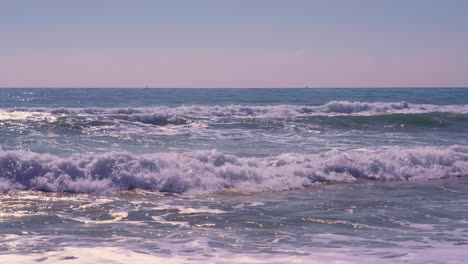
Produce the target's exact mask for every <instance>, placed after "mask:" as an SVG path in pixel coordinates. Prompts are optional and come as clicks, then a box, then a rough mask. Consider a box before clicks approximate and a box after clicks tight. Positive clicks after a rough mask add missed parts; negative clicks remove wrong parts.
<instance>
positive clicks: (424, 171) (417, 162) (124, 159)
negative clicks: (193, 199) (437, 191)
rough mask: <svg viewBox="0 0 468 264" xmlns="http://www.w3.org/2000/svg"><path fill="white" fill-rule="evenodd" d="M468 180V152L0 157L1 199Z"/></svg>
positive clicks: (0, 153) (462, 148)
mask: <svg viewBox="0 0 468 264" xmlns="http://www.w3.org/2000/svg"><path fill="white" fill-rule="evenodd" d="M466 175H468V147H467V146H451V147H449V148H446V149H436V148H430V147H419V148H412V149H406V148H400V147H394V148H389V149H380V150H355V151H348V152H340V151H330V152H325V153H321V154H293V153H289V154H281V155H278V156H274V157H268V158H258V157H255V158H252V157H250V158H248V157H238V156H234V155H230V154H225V153H222V152H219V151H216V150H212V151H194V152H185V153H157V154H147V155H133V154H130V153H125V152H109V153H103V154H75V155H72V156H71V157H68V158H62V157H58V156H53V155H50V154H36V153H31V152H19V151H0V191H1V192H8V191H11V190H18V189H23V190H24V189H26V190H41V191H51V192H84V193H102V192H112V191H118V190H129V189H134V188H141V189H145V190H151V191H160V192H169V193H186V192H216V191H222V190H226V189H231V188H235V189H242V190H249V191H266V190H290V189H297V188H304V187H308V186H311V185H313V184H315V183H334V182H355V181H359V180H381V181H387V180H388V181H398V180H405V181H406V180H427V179H439V178H444V177H450V176H466Z"/></svg>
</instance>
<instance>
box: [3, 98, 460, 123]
mask: <svg viewBox="0 0 468 264" xmlns="http://www.w3.org/2000/svg"><path fill="white" fill-rule="evenodd" d="M432 112H450V113H461V114H468V105H430V104H410V103H407V102H396V103H384V102H375V103H368V102H350V101H331V102H329V103H327V104H324V105H317V106H305V105H259V106H250V105H226V106H177V107H167V106H160V107H146V108H145V107H143V108H10V109H1V110H0V120H8V119H27V118H31V119H34V118H53V117H55V118H56V117H60V116H81V117H86V116H108V117H115V118H123V119H134V120H137V121H141V122H143V123H159V122H160V120H162V119H165V120H166V121H168V122H170V121H171V119H172V118H176V119H177V118H178V117H179V118H183V117H191V118H218V117H258V118H288V117H295V116H336V115H381V114H392V113H407V114H413V113H432Z"/></svg>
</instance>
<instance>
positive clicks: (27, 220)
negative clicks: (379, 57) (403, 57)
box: [0, 89, 468, 263]
mask: <svg viewBox="0 0 468 264" xmlns="http://www.w3.org/2000/svg"><path fill="white" fill-rule="evenodd" d="M0 107H1V108H0V144H1V149H2V150H1V151H0V192H1V193H0V200H1V202H0V260H4V261H6V263H25V262H42V261H44V262H48V263H49V262H63V261H65V260H66V261H67V262H68V263H83V262H93V263H95V262H102V263H127V262H131V261H140V262H143V263H144V262H149V261H153V262H154V261H160V262H164V263H189V262H190V263H191V262H200V263H201V262H203V263H205V262H208V263H232V262H242V263H285V262H287V263H289V262H298V263H315V262H316V263H323V262H325V263H333V262H336V263H362V261H363V260H365V262H370V261H379V262H385V263H463V262H464V260H465V259H468V254H467V253H466V252H468V251H467V249H468V248H467V246H468V245H467V243H468V242H467V234H468V193H467V192H466V190H467V188H468V180H467V178H466V177H465V176H467V175H468V142H467V137H466V134H467V132H468V89H310V90H307V89H265V90H263V89H233V90H222V89H193V90H192V89H181V90H169V89H3V90H1V92H0Z"/></svg>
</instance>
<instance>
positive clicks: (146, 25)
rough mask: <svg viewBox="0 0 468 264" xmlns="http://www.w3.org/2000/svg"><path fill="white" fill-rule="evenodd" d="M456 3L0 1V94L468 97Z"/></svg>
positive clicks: (463, 9)
mask: <svg viewBox="0 0 468 264" xmlns="http://www.w3.org/2000/svg"><path fill="white" fill-rule="evenodd" d="M467 14H468V1H467V0H185V1H182V0H166V1H162V0H126V1H123V0H79V1H78V0H76V1H72V0H40V1H38V0H0V87H164V88H171V87H187V88H189V87H207V88H229V87H236V88H244V87H252V88H254V87H468V15H467Z"/></svg>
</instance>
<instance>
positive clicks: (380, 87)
mask: <svg viewBox="0 0 468 264" xmlns="http://www.w3.org/2000/svg"><path fill="white" fill-rule="evenodd" d="M467 88H468V86H345V87H341V86H331V87H313V86H303V87H151V86H146V87H142V86H138V87H117V86H114V87H112V86H109V87H105V86H94V87H93V86H87V87H81V86H52V87H47V86H24V87H22V86H10V87H7V86H5V87H0V89H467Z"/></svg>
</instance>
